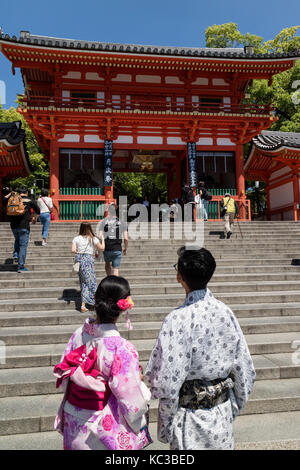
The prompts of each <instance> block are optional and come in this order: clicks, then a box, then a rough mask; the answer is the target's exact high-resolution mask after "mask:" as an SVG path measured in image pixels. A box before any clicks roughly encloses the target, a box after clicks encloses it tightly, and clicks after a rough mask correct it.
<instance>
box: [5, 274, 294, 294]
mask: <svg viewBox="0 0 300 470" xmlns="http://www.w3.org/2000/svg"><path fill="white" fill-rule="evenodd" d="M298 277H299V279H298V280H292V279H295V278H294V277H292V278H291V279H289V280H283V279H280V280H264V279H260V280H257V278H256V277H255V276H253V278H254V279H255V280H250V279H245V280H243V281H242V282H241V281H237V280H234V279H225V280H224V282H218V280H217V279H215V278H214V279H213V281H212V282H210V283H209V288H210V289H211V290H212V291H213V292H214V293H215V294H216V295H217V294H219V293H223V292H227V293H229V292H236V291H237V290H238V292H240V293H244V292H256V291H257V292H266V291H268V292H270V291H273V290H274V291H278V290H279V291H285V290H289V291H292V290H300V274H299V275H298ZM221 278H222V276H221ZM127 279H128V281H130V278H127ZM36 284H37V286H36V287H35V286H34V287H32V286H33V285H34V283H33V282H32V281H30V280H29V281H26V276H25V277H24V276H22V277H21V279H20V276H19V277H17V280H16V281H0V299H11V298H15V299H21V298H23V299H25V298H37V297H40V296H42V295H43V294H44V293H45V294H48V293H49V294H51V295H52V296H57V297H59V296H61V295H62V290H71V291H72V292H71V294H70V297H71V298H72V297H73V296H74V292H73V290H76V289H78V291H79V289H80V283H79V280H78V278H77V279H76V278H75V279H70V280H65V279H57V280H47V279H45V280H38V281H36ZM39 286H41V287H39ZM1 288H2V289H3V290H1ZM20 288H21V289H22V290H21V291H20ZM130 290H131V294H132V295H140V294H143V295H146V294H150V293H153V292H156V293H157V294H171V293H174V294H180V293H182V286H181V285H180V284H179V283H178V282H177V281H176V278H175V271H174V274H173V276H169V277H168V278H166V277H161V278H160V277H155V278H153V277H150V278H149V279H145V280H144V282H143V279H141V278H137V277H135V278H134V279H132V280H131V282H130ZM63 296H64V297H67V293H66V292H65V293H64V294H63Z"/></svg>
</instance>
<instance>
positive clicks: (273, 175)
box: [270, 166, 291, 180]
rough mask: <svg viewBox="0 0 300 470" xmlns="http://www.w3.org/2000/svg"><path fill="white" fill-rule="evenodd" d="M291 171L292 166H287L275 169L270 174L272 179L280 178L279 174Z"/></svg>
mask: <svg viewBox="0 0 300 470" xmlns="http://www.w3.org/2000/svg"><path fill="white" fill-rule="evenodd" d="M290 171H291V170H290V168H289V167H287V166H285V167H283V168H281V169H280V170H277V171H274V173H272V175H271V176H270V180H272V179H275V178H278V177H279V176H283V175H285V174H288V173H289V172H290Z"/></svg>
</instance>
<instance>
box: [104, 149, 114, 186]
mask: <svg viewBox="0 0 300 470" xmlns="http://www.w3.org/2000/svg"><path fill="white" fill-rule="evenodd" d="M112 152H113V142H112V140H106V141H105V142H104V186H112Z"/></svg>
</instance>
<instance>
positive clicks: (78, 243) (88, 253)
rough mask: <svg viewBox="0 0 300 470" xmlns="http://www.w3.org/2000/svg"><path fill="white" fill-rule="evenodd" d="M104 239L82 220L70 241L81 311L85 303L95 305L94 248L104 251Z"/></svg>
mask: <svg viewBox="0 0 300 470" xmlns="http://www.w3.org/2000/svg"><path fill="white" fill-rule="evenodd" d="M104 248H105V246H104V240H103V239H102V240H101V241H100V240H99V238H97V237H95V234H94V232H93V229H92V227H91V224H88V223H85V222H83V223H82V224H81V225H80V229H79V235H78V236H77V237H75V238H74V239H73V241H72V250H71V251H72V253H74V254H76V256H75V263H79V273H78V274H79V281H80V291H81V312H82V313H84V312H87V311H88V309H87V308H86V306H85V304H89V305H95V293H96V290H97V282H96V275H95V266H94V264H95V250H96V249H97V250H99V251H104Z"/></svg>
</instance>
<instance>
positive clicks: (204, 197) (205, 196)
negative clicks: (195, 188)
mask: <svg viewBox="0 0 300 470" xmlns="http://www.w3.org/2000/svg"><path fill="white" fill-rule="evenodd" d="M199 195H200V197H201V203H202V208H203V218H204V221H205V222H206V221H207V220H208V203H209V201H210V200H211V199H212V195H211V194H210V192H209V191H208V189H207V188H206V186H205V182H204V181H199Z"/></svg>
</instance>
